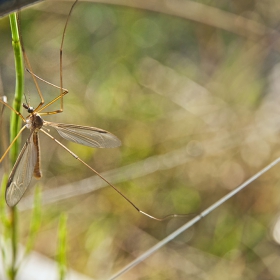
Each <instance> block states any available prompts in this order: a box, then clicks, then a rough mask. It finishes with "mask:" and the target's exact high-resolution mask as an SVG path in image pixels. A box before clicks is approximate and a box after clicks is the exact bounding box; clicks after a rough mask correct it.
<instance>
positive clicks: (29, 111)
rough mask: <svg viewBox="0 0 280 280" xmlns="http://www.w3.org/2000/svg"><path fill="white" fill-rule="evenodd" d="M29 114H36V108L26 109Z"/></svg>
mask: <svg viewBox="0 0 280 280" xmlns="http://www.w3.org/2000/svg"><path fill="white" fill-rule="evenodd" d="M26 109H27V112H28V113H33V112H34V108H33V107H29V108H26Z"/></svg>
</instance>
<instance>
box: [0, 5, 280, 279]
mask: <svg viewBox="0 0 280 280" xmlns="http://www.w3.org/2000/svg"><path fill="white" fill-rule="evenodd" d="M111 2H114V4H115V5H112V4H111V3H110V1H101V0H100V1H98V3H96V1H88V2H82V1H81V2H78V4H77V5H76V7H75V9H74V10H73V14H72V16H71V19H70V21H69V25H68V27H67V32H66V37H65V42H64V49H63V85H64V87H66V88H67V89H68V90H69V94H68V95H67V96H65V99H64V112H63V114H57V115H53V116H50V117H45V119H46V120H49V121H54V122H63V123H73V124H80V125H88V126H95V127H99V128H102V129H105V130H108V131H110V132H111V133H113V134H115V135H116V136H117V137H118V138H119V139H120V140H121V141H122V146H121V147H120V148H115V149H92V148H88V147H83V146H81V145H77V144H74V143H70V142H68V141H66V140H63V139H61V137H60V136H59V135H58V134H57V133H56V132H55V131H51V133H52V135H53V136H55V137H56V138H57V139H58V140H60V141H61V142H62V143H63V144H65V145H66V146H67V147H68V148H69V149H71V150H72V151H73V152H74V153H76V154H77V155H79V156H80V157H81V159H83V160H84V161H85V162H86V163H88V164H89V165H90V166H92V167H93V168H95V169H96V170H97V171H98V172H101V173H103V174H104V176H105V177H106V178H107V179H108V180H109V181H110V182H112V183H113V184H115V185H116V187H118V189H119V190H120V191H122V192H123V194H124V195H126V196H127V197H128V198H129V199H131V200H132V201H133V203H135V204H136V205H137V207H139V208H140V209H141V210H143V211H145V212H148V213H149V214H151V215H154V216H157V217H162V216H165V215H167V214H170V213H199V212H201V211H203V210H204V209H205V208H207V207H208V206H210V205H211V204H212V203H214V202H216V201H217V200H218V199H220V198H221V197H222V196H224V195H225V194H227V193H228V192H230V191H231V190H232V189H234V188H236V187H237V186H238V185H239V184H241V183H242V182H244V181H245V180H246V179H248V178H249V177H251V176H252V175H254V174H255V173H256V172H258V171H259V170H260V169H262V168H263V167H264V166H266V165H267V164H269V163H270V162H272V161H273V160H275V159H276V158H277V157H279V156H280V152H279V148H280V146H279V129H280V121H279V113H280V107H279V105H280V95H279V89H280V84H279V78H278V77H279V76H280V64H279V62H280V56H279V51H280V45H279V34H278V29H279V26H280V22H279V13H280V2H278V1H261V0H245V1H244V0H235V1H218V0H212V1H203V0H201V1H186V0H181V1H178V0H168V1H156V0H154V1H143V0H142V1H134V3H133V4H132V3H131V2H132V1H125V0H120V1H118V0H116V1H111ZM71 5H72V2H70V1H65V2H57V1H56V2H54V1H46V2H42V3H39V4H36V5H34V6H32V7H29V8H28V9H26V10H23V11H22V13H21V31H22V37H23V40H24V45H25V49H26V53H27V55H28V57H29V59H30V61H31V65H32V68H33V71H34V73H36V74H37V75H38V76H40V77H42V78H43V79H45V80H47V81H49V82H51V83H53V84H55V85H59V79H60V76H59V48H60V43H61V38H62V32H63V28H64V25H65V22H66V18H67V14H68V13H69V10H70V7H71ZM0 34H1V39H0V77H1V86H0V95H6V96H7V97H8V101H9V102H10V104H11V102H12V98H13V92H14V87H15V85H14V81H15V70H14V58H13V51H12V47H11V38H10V37H11V35H10V27H9V20H8V18H7V17H5V18H2V19H1V20H0ZM39 85H40V88H41V90H42V92H43V95H44V98H45V101H46V102H47V101H50V100H52V99H53V98H54V97H56V96H57V95H58V94H59V90H57V89H56V88H54V87H51V86H49V85H47V84H45V83H43V82H39ZM25 93H26V96H27V98H28V99H29V100H30V103H31V104H32V105H33V106H34V107H35V106H36V105H37V104H38V102H39V98H38V94H37V92H36V89H35V87H34V84H33V82H32V79H31V76H30V75H29V74H28V73H26V86H25ZM52 108H53V109H58V108H59V104H55V105H53V106H52ZM9 113H10V112H9V111H8V110H5V115H4V116H5V121H4V122H3V131H2V132H1V134H2V135H4V134H5V135H6V138H7V139H8V127H9ZM27 133H28V132H27ZM27 133H24V135H23V141H24V139H26V136H27ZM1 141H3V140H2V139H1ZM2 146H3V145H2ZM1 149H2V150H1V154H2V153H3V147H1ZM41 150H42V169H43V176H44V177H43V178H42V179H41V180H40V181H36V180H35V179H34V180H33V181H32V183H31V187H30V188H29V190H28V192H27V193H26V194H25V197H24V198H23V199H22V201H21V202H20V203H19V210H20V218H19V219H20V228H19V230H20V239H19V240H20V242H21V243H22V244H24V242H25V240H26V238H27V234H28V229H29V222H30V216H31V215H30V214H31V211H30V208H31V207H32V196H33V193H34V186H35V185H36V184H40V186H41V187H42V192H43V203H44V204H43V206H42V208H43V209H42V210H43V217H42V226H41V229H40V231H39V235H38V238H37V241H36V244H35V250H37V251H38V252H41V253H42V254H44V255H46V256H48V257H50V258H54V257H55V252H56V249H55V248H56V235H57V226H58V218H59V214H60V213H61V212H66V213H67V214H68V233H67V234H68V252H67V256H68V265H69V267H71V268H73V269H75V270H77V271H79V272H81V273H84V274H86V275H88V276H90V277H92V278H94V279H108V278H109V277H110V276H111V275H113V274H114V273H115V272H117V271H118V270H120V269H121V268H123V267H124V266H125V265H127V264H128V263H129V262H130V261H132V260H134V259H135V258H136V257H137V256H139V255H140V254H141V253H142V252H144V251H146V250H147V249H149V248H150V247H151V246H153V245H154V244H156V243H157V242H158V241H159V240H161V239H163V238H164V237H166V236H167V235H168V234H170V233H172V232H173V231H174V230H176V229H177V228H178V227H179V226H181V225H183V224H184V223H186V222H187V221H188V220H189V218H182V219H172V220H169V221H165V222H157V221H154V220H151V219H149V218H147V217H145V216H143V215H141V214H139V213H138V212H137V211H136V210H135V209H133V207H131V205H129V204H128V203H127V202H126V201H125V200H124V199H123V198H122V197H121V196H120V195H119V194H118V193H116V192H115V191H114V190H113V189H112V188H110V187H109V186H107V185H106V183H104V182H103V181H102V180H101V179H99V178H97V177H96V176H95V175H94V174H93V173H92V171H90V170H89V169H88V168H87V167H86V166H84V165H82V164H81V163H80V162H79V161H77V160H75V159H74V158H73V157H72V156H71V155H70V154H68V153H67V152H66V151H65V150H63V149H62V148H61V147H59V146H58V145H56V144H55V143H54V142H53V141H51V139H47V137H45V135H43V134H42V135H41ZM4 166H5V165H4V164H3V165H2V166H1V168H2V169H1V172H3V169H4ZM5 168H6V169H7V170H8V171H9V170H10V168H11V167H5ZM279 168H280V167H279V166H276V167H274V168H273V169H271V170H270V171H269V172H267V173H266V174H265V175H264V176H262V177H261V178H259V179H258V180H256V181H255V182H253V183H252V184H251V185H250V186H248V187H247V188H246V189H245V190H243V191H242V192H240V193H239V194H237V195H236V196H235V197H233V198H232V199H231V200H229V201H228V202H226V203H225V204H224V205H222V206H221V207H220V208H219V209H217V210H215V211H214V212H213V213H211V214H210V215H208V216H207V217H206V218H205V219H203V220H201V221H200V222H199V223H198V224H196V225H195V226H194V227H192V228H191V229H190V230H188V231H186V232H185V233H183V234H182V235H180V236H179V237H177V238H176V239H175V240H174V241H172V242H170V243H169V244H168V245H167V246H165V247H164V248H163V249H161V250H159V251H158V252H157V253H155V254H154V255H152V256H151V257H149V258H148V259H147V260H145V261H144V262H142V263H140V264H139V265H138V266H136V267H135V268H133V269H132V270H131V271H129V272H128V273H127V274H125V275H123V276H122V277H120V279H280V267H279V261H280V253H279V243H280V222H279V211H280V189H279V186H280V182H279V179H280V173H279Z"/></svg>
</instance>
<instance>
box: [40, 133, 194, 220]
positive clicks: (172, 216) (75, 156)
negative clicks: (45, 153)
mask: <svg viewBox="0 0 280 280" xmlns="http://www.w3.org/2000/svg"><path fill="white" fill-rule="evenodd" d="M41 131H42V132H44V133H45V134H46V135H47V136H49V137H50V138H51V139H52V140H53V141H55V142H56V143H57V144H58V145H60V146H61V147H62V148H64V149H65V150H66V151H67V152H68V153H70V154H71V155H72V156H73V157H74V158H75V159H77V160H78V161H80V162H81V163H83V164H84V165H85V166H86V167H88V168H89V169H90V170H91V171H93V172H94V173H95V174H96V175H97V176H99V177H100V178H101V179H102V180H104V181H105V182H106V183H107V184H108V185H109V186H110V187H112V188H113V189H114V190H115V191H116V192H117V193H119V194H120V195H121V196H122V197H123V198H124V199H125V200H126V201H127V202H128V203H130V204H131V205H132V206H133V207H134V208H135V209H136V210H137V211H138V212H139V213H141V214H143V215H145V216H147V217H149V218H151V219H153V220H156V221H164V220H167V219H170V218H175V217H187V216H189V215H192V214H183V215H181V214H170V215H167V216H165V217H163V218H157V217H154V216H152V215H150V214H148V213H146V212H144V211H142V210H141V209H139V208H138V207H137V206H136V205H135V204H134V203H133V202H132V201H130V200H129V199H128V198H127V197H126V196H125V195H124V194H123V193H121V192H120V191H119V190H118V189H117V188H116V187H115V186H114V185H112V184H111V183H110V182H109V181H107V180H106V179H105V178H104V177H103V176H102V175H101V174H100V173H98V172H97V171H96V170H95V169H93V168H92V167H91V166H89V165H88V164H87V163H85V162H84V161H83V160H82V159H80V158H79V157H78V156H77V155H76V154H74V153H73V152H72V151H71V150H69V149H68V148H67V147H66V146H64V145H63V144H62V143H60V142H59V141H58V140H57V139H55V138H54V137H53V136H52V135H50V134H49V133H47V132H46V131H45V130H43V129H41Z"/></svg>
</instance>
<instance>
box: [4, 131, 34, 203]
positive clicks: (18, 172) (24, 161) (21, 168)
mask: <svg viewBox="0 0 280 280" xmlns="http://www.w3.org/2000/svg"><path fill="white" fill-rule="evenodd" d="M32 136H33V132H32V133H31V134H30V135H29V137H28V139H27V141H26V142H25V144H24V146H23V148H22V150H21V151H20V154H19V156H18V158H17V161H16V163H15V165H14V167H13V169H12V172H11V174H10V177H9V180H8V183H7V188H6V202H7V204H8V205H9V206H10V207H12V206H15V205H16V204H17V203H18V202H19V201H20V199H21V198H22V196H23V194H24V193H25V191H26V189H27V187H28V186H29V184H30V182H31V179H32V175H33V171H34V167H35V165H36V161H37V149H36V147H35V145H34V143H33V138H32Z"/></svg>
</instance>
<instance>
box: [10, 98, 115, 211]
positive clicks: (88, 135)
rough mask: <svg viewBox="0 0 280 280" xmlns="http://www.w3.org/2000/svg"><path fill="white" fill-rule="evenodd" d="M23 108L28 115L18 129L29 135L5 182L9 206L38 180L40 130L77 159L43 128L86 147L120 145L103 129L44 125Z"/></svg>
mask: <svg viewBox="0 0 280 280" xmlns="http://www.w3.org/2000/svg"><path fill="white" fill-rule="evenodd" d="M23 107H24V108H25V109H26V110H27V112H28V113H29V116H28V117H27V118H26V119H25V122H26V124H25V126H24V127H23V128H22V129H21V130H20V133H21V132H22V131H23V130H24V129H25V128H28V129H29V130H30V134H29V136H28V138H27V140H26V142H25V144H24V146H23V148H22V150H21V152H20V154H19V156H18V158H17V161H16V163H15V165H14V168H13V169H12V171H11V174H10V176H9V179H8V183H7V188H6V201H7V204H8V205H9V206H14V205H16V204H17V203H18V202H19V201H20V199H21V197H22V196H23V194H24V192H25V191H26V189H27V187H28V186H29V184H30V182H31V179H32V176H34V177H36V178H38V179H39V178H41V177H42V173H41V168H40V144H39V132H40V131H41V132H43V133H45V134H46V135H48V136H49V137H51V138H52V139H53V140H54V141H55V142H57V143H58V144H59V145H60V146H62V147H63V148H64V149H66V150H67V151H68V152H70V153H71V154H72V155H73V156H74V157H75V158H76V159H79V158H78V156H76V155H75V154H74V153H73V152H71V151H70V150H69V149H68V148H67V147H66V146H64V145H63V144H62V143H60V142H59V141H58V140H56V139H55V138H54V137H52V136H51V135H50V134H49V133H48V132H46V131H45V130H44V127H46V126H50V127H53V128H55V129H56V130H57V131H58V133H59V134H60V135H61V136H62V137H63V138H65V139H67V140H69V141H72V142H76V143H79V144H82V145H85V146H89V147H94V148H113V147H117V146H120V145H121V141H120V140H119V139H118V138H117V137H116V136H115V135H113V134H111V133H110V132H108V131H105V130H103V129H100V128H95V127H89V126H80V125H74V124H63V123H53V122H47V121H44V120H43V119H42V117H41V115H40V114H39V113H37V112H36V110H34V108H33V107H30V106H28V105H27V104H25V103H24V104H23ZM45 114H46V113H45ZM16 139H17V138H16ZM14 141H15V140H14ZM14 141H13V142H12V144H13V143H14ZM10 147H11V145H10ZM10 147H9V148H10ZM9 148H8V149H9ZM79 160H80V159H79Z"/></svg>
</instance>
